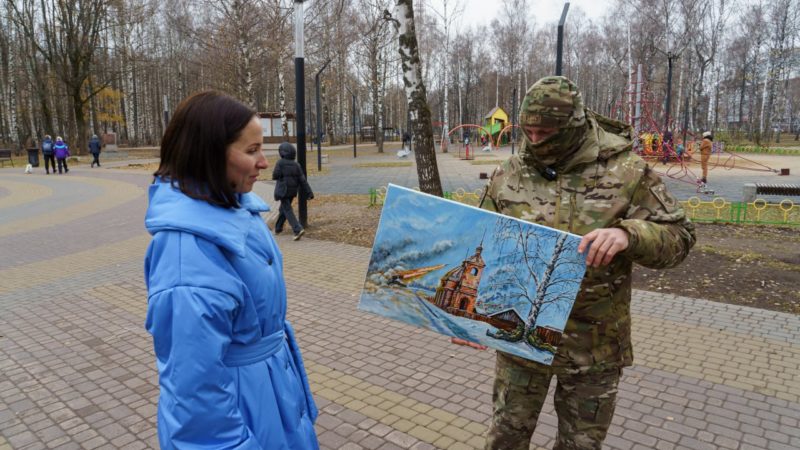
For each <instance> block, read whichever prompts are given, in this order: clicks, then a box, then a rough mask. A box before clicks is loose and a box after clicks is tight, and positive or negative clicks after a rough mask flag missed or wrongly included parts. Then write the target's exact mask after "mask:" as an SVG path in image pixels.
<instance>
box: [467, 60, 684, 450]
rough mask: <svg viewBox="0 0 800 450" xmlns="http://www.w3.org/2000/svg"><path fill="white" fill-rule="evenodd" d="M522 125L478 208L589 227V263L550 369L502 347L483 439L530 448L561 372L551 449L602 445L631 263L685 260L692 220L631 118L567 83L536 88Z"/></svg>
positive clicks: (629, 358) (623, 353) (620, 354)
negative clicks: (518, 143) (636, 135)
mask: <svg viewBox="0 0 800 450" xmlns="http://www.w3.org/2000/svg"><path fill="white" fill-rule="evenodd" d="M520 126H521V127H522V129H523V131H524V133H523V136H524V146H523V148H522V150H521V151H520V153H519V154H518V155H516V156H512V157H511V158H509V159H508V160H507V161H505V162H504V163H503V164H502V165H500V166H499V167H498V168H497V169H496V170H495V172H494V174H493V175H492V178H491V180H490V182H489V184H488V185H487V187H486V190H485V193H484V196H483V198H482V200H481V206H482V207H483V208H484V209H488V210H491V211H496V212H499V213H502V214H505V215H508V216H512V217H517V218H520V219H524V220H527V221H530V222H534V223H538V224H542V225H546V226H549V227H552V228H557V229H559V230H563V231H568V232H571V233H575V234H578V235H582V236H583V239H582V241H581V243H580V245H579V248H578V250H579V251H580V252H582V253H584V252H585V253H586V264H587V271H586V275H585V277H584V279H583V282H582V284H581V288H580V292H579V294H578V297H577V299H576V300H575V305H574V306H573V309H572V313H571V315H570V317H569V320H568V321H567V325H566V329H565V330H564V334H563V336H562V339H561V345H560V346H559V347H558V351H557V354H556V356H555V359H554V362H553V365H552V366H545V365H541V364H538V363H535V362H532V361H528V360H525V359H522V358H518V357H516V356H512V355H510V354H507V353H503V352H498V353H497V363H496V369H495V375H496V377H495V382H494V391H493V401H494V413H493V416H492V423H491V426H490V429H489V432H488V439H487V444H486V448H487V449H503V450H509V449H527V448H528V446H529V444H530V439H531V436H532V434H533V431H534V429H535V427H536V422H537V419H538V416H539V412H540V410H541V409H542V404H543V403H544V400H545V397H546V395H547V390H548V387H549V385H550V380H551V378H552V377H553V376H554V375H555V376H556V378H557V386H556V390H555V409H556V413H557V414H558V438H557V440H556V445H555V448H556V449H600V448H601V446H602V443H603V440H604V439H605V436H606V432H607V430H608V427H609V425H610V423H611V418H612V416H613V414H614V407H615V405H616V394H617V385H618V383H619V379H620V375H621V374H622V368H623V367H625V366H629V365H631V364H632V362H633V351H632V348H631V313H630V301H631V269H632V265H633V263H634V262H635V263H639V264H641V265H643V266H646V267H650V268H668V267H673V266H675V265H677V264H678V263H680V262H681V261H682V260H683V259H684V258H685V257H686V255H687V254H688V252H689V249H690V248H691V247H692V246H693V245H694V242H695V235H694V227H693V225H692V224H691V222H689V221H688V220H687V219H686V216H685V215H684V212H683V210H682V209H681V207H680V205H679V204H678V202H677V201H676V200H675V198H674V197H673V196H672V195H671V194H670V193H669V192H667V189H666V187H665V186H664V184H663V182H662V181H661V179H660V178H659V177H658V176H657V175H656V174H655V173H653V172H652V171H651V170H650V168H649V167H648V166H647V165H646V164H645V163H644V161H642V159H641V158H639V157H638V156H636V155H635V154H633V153H632V152H631V140H630V136H631V130H630V127H629V126H628V125H626V124H623V123H621V122H616V121H613V120H611V119H608V118H605V117H602V116H600V115H598V114H595V113H593V112H591V111H590V110H588V109H587V108H585V107H584V105H583V100H582V99H581V94H580V92H579V91H578V88H577V86H575V84H574V83H572V82H571V81H570V80H568V79H566V78H564V77H555V76H553V77H546V78H543V79H541V80H539V81H538V82H536V83H535V84H534V85H533V86H531V88H530V89H529V90H528V92H527V93H526V95H525V99H524V100H523V102H522V108H521V111H520ZM589 244H591V246H589ZM587 248H588V251H587Z"/></svg>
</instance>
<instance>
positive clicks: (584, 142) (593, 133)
mask: <svg viewBox="0 0 800 450" xmlns="http://www.w3.org/2000/svg"><path fill="white" fill-rule="evenodd" d="M585 112H586V128H585V131H584V134H583V136H582V137H581V139H580V147H579V148H578V149H577V150H575V152H574V154H572V155H571V156H570V157H569V158H568V159H566V160H564V161H560V162H559V163H558V164H557V167H558V169H559V171H560V172H569V171H570V170H571V169H572V168H574V167H577V166H580V165H582V164H587V163H591V162H594V161H597V160H600V161H607V160H608V159H610V158H611V157H612V156H614V155H616V154H619V153H623V152H626V151H629V150H630V149H631V146H632V144H631V141H630V140H629V139H627V138H625V137H623V136H619V135H617V134H615V133H613V132H609V131H606V130H605V129H604V128H603V127H602V126H601V125H600V124H599V123H598V121H597V119H596V117H595V113H593V112H592V111H590V110H589V109H586V110H585ZM523 135H524V133H523ZM523 142H524V143H525V144H523V146H522V148H521V149H520V152H519V156H520V158H522V160H523V161H525V163H526V164H533V165H535V166H539V165H540V164H538V163H537V161H536V158H535V157H534V156H533V155H532V154H531V152H530V150H531V149H530V148H529V146H528V145H527V144H528V141H527V139H523Z"/></svg>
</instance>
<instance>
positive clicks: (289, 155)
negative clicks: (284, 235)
mask: <svg viewBox="0 0 800 450" xmlns="http://www.w3.org/2000/svg"><path fill="white" fill-rule="evenodd" d="M278 154H279V155H281V159H280V160H279V161H278V162H277V163H276V164H275V168H274V169H273V170H272V179H273V180H276V181H277V183H276V184H275V200H278V201H280V202H281V206H280V214H278V220H277V221H276V222H275V234H279V233H280V232H281V231H283V224H284V222H286V221H287V220H288V221H289V225H291V226H292V231H293V232H294V240H295V241H296V240H298V239H300V236H302V235H303V234H304V233H305V230H303V227H302V226H301V225H300V222H299V221H298V220H297V217H295V215H294V211H293V210H292V200H294V198H295V196H297V195H305V197H306V199H308V200H311V199H313V198H314V193H313V192H311V186H309V185H308V181H306V177H305V176H304V175H303V169H302V168H301V167H300V164H298V163H297V161H295V160H294V158H295V156H296V155H297V150H296V149H295V148H294V145H292V144H290V143H288V142H283V143H282V144H281V145H280V146H279V147H278Z"/></svg>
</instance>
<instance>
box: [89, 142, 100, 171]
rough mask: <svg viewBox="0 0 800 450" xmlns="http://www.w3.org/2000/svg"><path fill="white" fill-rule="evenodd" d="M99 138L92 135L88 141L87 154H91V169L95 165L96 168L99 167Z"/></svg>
mask: <svg viewBox="0 0 800 450" xmlns="http://www.w3.org/2000/svg"><path fill="white" fill-rule="evenodd" d="M100 147H101V144H100V138H98V137H97V135H96V134H93V135H92V138H91V139H89V153H91V154H92V167H94V165H95V164H97V167H100Z"/></svg>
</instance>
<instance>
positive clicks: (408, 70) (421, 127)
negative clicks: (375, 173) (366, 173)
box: [384, 0, 442, 197]
mask: <svg viewBox="0 0 800 450" xmlns="http://www.w3.org/2000/svg"><path fill="white" fill-rule="evenodd" d="M384 16H385V17H386V18H387V19H388V20H391V21H392V23H393V24H394V26H395V29H396V30H397V33H398V36H399V47H398V48H399V50H400V64H401V65H402V68H403V86H405V90H406V101H407V102H408V110H409V116H410V120H411V129H412V131H413V133H414V141H415V142H416V149H415V151H414V157H415V159H416V163H417V176H418V178H419V188H420V190H421V191H422V192H425V193H428V194H432V195H436V196H439V197H441V196H442V182H441V180H440V178H439V167H438V166H437V165H436V152H435V149H434V142H433V125H432V124H431V110H430V108H429V107H428V96H427V93H426V92H425V84H424V83H423V81H422V67H421V63H420V56H419V49H418V46H417V35H416V31H415V29H414V4H413V1H412V0H396V1H395V7H394V17H393V18H392V15H391V14H390V13H389V12H388V11H385V13H384Z"/></svg>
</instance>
